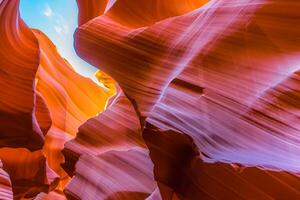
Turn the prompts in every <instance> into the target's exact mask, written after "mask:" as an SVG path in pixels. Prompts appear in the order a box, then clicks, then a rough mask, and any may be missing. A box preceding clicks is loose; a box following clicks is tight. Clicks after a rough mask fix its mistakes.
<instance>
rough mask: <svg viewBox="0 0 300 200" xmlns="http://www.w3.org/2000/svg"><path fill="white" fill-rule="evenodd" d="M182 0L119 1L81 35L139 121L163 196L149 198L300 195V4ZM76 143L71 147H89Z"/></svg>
mask: <svg viewBox="0 0 300 200" xmlns="http://www.w3.org/2000/svg"><path fill="white" fill-rule="evenodd" d="M103 2H104V1H102V3H103ZM198 2H199V1H198ZM181 3H182V5H183V4H186V5H189V6H190V5H193V6H190V7H189V6H188V7H185V6H182V7H181V8H188V9H183V10H181V11H182V12H176V11H178V10H177V7H176V5H178V4H171V3H170V2H166V4H164V3H160V2H158V1H150V0H149V1H143V2H141V1H139V2H132V1H126V0H124V1H116V2H115V3H114V4H113V5H112V7H111V8H110V9H109V10H107V11H106V12H105V13H104V14H102V15H99V16H97V17H95V18H93V19H92V20H90V21H88V22H87V23H85V24H82V25H81V26H80V27H79V28H78V29H77V31H76V33H75V47H76V49H77V52H78V54H79V55H80V56H81V57H82V58H83V59H85V60H87V61H88V62H90V63H91V64H93V65H95V66H99V68H100V69H101V70H103V71H105V72H106V73H107V74H109V75H111V76H112V78H113V79H114V80H115V81H116V82H118V84H119V85H120V87H121V89H122V90H123V92H124V94H125V95H126V96H127V97H128V99H129V100H130V103H131V104H132V105H133V107H134V109H135V113H136V115H137V117H139V119H140V123H141V130H142V132H143V136H144V140H145V142H146V144H147V146H148V148H149V150H150V157H151V159H152V161H153V163H154V176H155V179H156V180H157V182H158V188H159V189H160V193H161V196H160V197H159V195H158V196H157V190H155V191H154V192H153V194H152V195H150V196H149V197H148V198H149V199H151V198H162V199H200V198H201V199H243V198H244V199H284V198H286V197H288V198H290V199H298V198H300V196H299V194H300V193H299V188H298V187H297V185H298V184H299V183H298V181H299V179H298V177H297V176H296V173H297V172H299V162H298V161H299V156H298V155H299V142H298V134H297V133H299V132H300V131H299V129H300V127H299V124H300V123H299V122H300V121H299V105H298V104H299V103H300V101H299V73H298V72H296V71H297V70H299V61H298V60H299V58H300V54H299V52H300V49H299V43H300V40H299V29H298V26H297V24H299V22H300V21H299V20H298V19H299V17H300V16H299V12H298V10H299V8H300V4H299V3H298V2H295V1H286V0H279V1H277V0H276V1H275V0H261V1H255V2H253V1H250V0H249V1H248V0H245V1H242V2H241V1H237V0H226V1H218V0H213V1H210V2H209V3H207V4H206V5H204V6H202V7H201V8H199V9H196V8H198V7H200V4H201V3H199V4H193V2H192V1H181ZM202 3H203V2H202ZM174 5H175V6H174ZM101 6H102V5H101ZM79 8H80V7H79ZM145 8H149V9H145ZM193 9H196V10H194V11H192V10H193ZM188 11H191V12H189V13H186V12H188ZM85 12H87V11H86V10H85ZM91 12H92V11H91ZM184 13H186V14H184ZM173 16H176V17H173ZM166 18H168V19H166ZM118 118H120V117H118ZM118 118H115V119H114V122H113V123H116V124H117V123H118ZM100 120H101V119H100ZM103 121H105V120H103ZM113 123H112V125H111V126H115V125H113ZM87 124H88V123H87ZM85 125H86V124H84V125H83V126H85ZM144 126H145V127H144ZM115 131H118V130H115ZM115 131H114V132H115ZM120 133H121V132H120ZM90 134H91V135H92V134H93V131H92V129H90V131H88V130H87V131H85V135H90ZM114 134H115V133H114ZM76 140H79V138H78V139H77V138H76V139H75V140H74V141H76ZM87 140H88V139H86V140H84V141H85V142H86V141H87ZM74 141H72V142H70V143H68V144H67V145H66V147H65V150H64V151H66V152H67V151H69V150H70V149H71V148H72V149H73V150H72V151H73V152H76V150H74V149H76V148H77V149H78V150H77V152H79V151H80V150H79V149H80V148H81V147H79V146H80V145H76V143H75V142H74ZM91 141H93V140H90V142H91ZM71 144H72V147H71ZM77 146H78V147H77ZM86 147H87V148H88V149H89V150H90V151H91V152H93V153H87V154H94V153H96V152H97V151H93V148H90V147H88V146H86ZM86 152H88V151H86ZM99 153H100V152H99ZM120 154H121V152H120ZM65 155H66V158H67V159H68V157H69V158H71V156H70V155H67V154H65ZM76 155H77V156H80V155H81V154H80V153H79V154H76ZM79 160H80V159H79ZM79 162H80V161H79ZM79 162H78V163H77V165H78V166H79ZM77 165H76V166H77ZM70 169H71V168H70ZM78 170H79V169H77V167H75V174H76V173H78ZM281 171H286V172H281ZM289 173H290V174H289ZM259 177H260V178H259ZM75 179H76V175H75V178H74V180H72V182H71V183H73V185H72V184H70V185H71V186H70V187H78V185H80V184H81V181H80V180H78V179H76V181H75ZM120 180H121V178H120ZM85 181H87V180H85ZM82 184H83V182H82ZM266 185H267V186H266ZM275 188H277V189H275ZM94 190H97V187H94ZM80 194H81V195H82V193H80ZM86 195H88V194H87V193H86ZM74 196H76V194H74ZM75 198H78V199H80V198H82V197H80V196H77V197H75ZM88 199H95V198H93V197H89V198H88Z"/></svg>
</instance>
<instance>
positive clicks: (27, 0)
mask: <svg viewBox="0 0 300 200" xmlns="http://www.w3.org/2000/svg"><path fill="white" fill-rule="evenodd" d="M20 14H21V17H22V18H23V20H24V21H25V22H26V24H27V25H28V26H29V27H31V28H36V29H39V30H41V31H43V32H44V33H45V34H46V35H47V36H48V37H49V38H50V39H51V40H52V42H53V43H54V44H55V45H56V47H57V49H58V50H59V52H60V54H61V55H62V57H64V58H66V59H67V60H68V61H69V62H70V63H71V65H72V66H73V68H74V69H75V70H76V71H77V72H78V73H80V74H82V75H83V76H86V77H90V78H92V79H93V80H96V79H95V78H94V73H95V72H96V70H97V69H96V68H94V67H93V66H91V65H89V64H88V63H86V62H85V61H83V60H82V59H80V57H78V56H77V55H76V53H75V50H74V47H73V41H74V40H73V33H74V31H75V29H76V27H77V15H78V8H77V4H76V0H21V1H20Z"/></svg>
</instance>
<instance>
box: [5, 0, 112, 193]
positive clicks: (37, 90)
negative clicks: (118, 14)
mask: <svg viewBox="0 0 300 200" xmlns="http://www.w3.org/2000/svg"><path fill="white" fill-rule="evenodd" d="M18 6H19V1H17V0H13V1H8V0H4V1H0V16H1V17H0V26H1V27H2V28H1V31H0V40H1V46H0V66H1V70H0V86H1V87H0V88H1V89H0V90H1V93H2V94H3V95H1V97H0V134H1V139H0V140H1V141H0V146H1V147H2V148H1V149H0V159H1V160H2V162H3V169H4V170H5V171H6V172H7V173H8V174H9V177H8V176H7V177H4V175H3V178H5V179H3V180H4V181H6V182H3V184H6V185H7V186H3V193H2V190H1V196H0V199H4V198H8V197H9V196H12V193H11V192H10V193H9V192H8V191H7V192H6V190H8V189H9V188H8V186H9V184H8V183H11V186H12V191H13V194H14V197H13V198H14V199H24V198H30V199H32V198H34V197H35V196H37V195H38V197H37V198H40V199H41V198H42V199H65V197H64V195H63V194H62V190H63V188H64V187H65V184H66V183H67V181H68V180H69V177H68V175H67V174H66V173H65V172H64V171H63V169H62V168H61V167H60V164H61V163H62V162H63V161H64V158H63V155H62V153H61V150H62V148H63V146H64V143H65V142H66V141H67V140H70V139H72V138H73V137H74V135H75V134H76V132H77V129H78V127H79V126H80V125H81V124H82V123H84V122H85V121H86V120H87V119H89V118H91V117H94V116H96V115H97V114H98V113H99V112H101V111H103V109H104V108H105V105H106V101H107V99H108V97H109V96H110V95H111V94H108V93H109V92H110V93H111V91H110V90H105V89H104V88H102V87H100V86H98V85H97V84H95V83H93V82H92V81H91V80H90V79H87V78H84V77H82V76H80V75H79V74H77V73H76V72H75V71H74V70H73V69H72V67H71V66H70V65H69V64H68V62H67V61H66V60H65V59H63V58H62V57H61V56H60V55H59V54H58V52H57V50H56V47H55V46H54V45H53V44H52V42H51V41H50V40H49V39H48V38H47V36H45V35H44V34H43V33H41V32H40V31H38V30H31V29H29V28H28V27H27V26H26V25H25V24H24V22H23V21H22V19H21V18H20V16H19V12H18ZM87 105H88V106H87ZM4 147H5V148H4ZM7 180H9V181H7ZM1 188H2V187H1ZM51 191H53V192H51ZM47 193H49V194H47ZM2 194H3V195H2Z"/></svg>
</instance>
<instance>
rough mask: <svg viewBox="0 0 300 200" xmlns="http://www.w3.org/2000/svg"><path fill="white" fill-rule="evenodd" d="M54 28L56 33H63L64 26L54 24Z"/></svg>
mask: <svg viewBox="0 0 300 200" xmlns="http://www.w3.org/2000/svg"><path fill="white" fill-rule="evenodd" d="M54 29H55V31H56V33H58V34H59V35H62V34H63V28H62V27H60V26H54Z"/></svg>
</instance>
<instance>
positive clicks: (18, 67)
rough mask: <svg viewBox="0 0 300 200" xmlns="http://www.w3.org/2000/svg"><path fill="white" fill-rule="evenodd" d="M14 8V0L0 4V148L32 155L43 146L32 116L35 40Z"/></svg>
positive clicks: (39, 130)
mask: <svg viewBox="0 0 300 200" xmlns="http://www.w3.org/2000/svg"><path fill="white" fill-rule="evenodd" d="M18 6H19V1H18V0H3V1H1V2H0V38H1V44H0V66H1V70H0V93H1V96H0V121H1V126H0V133H1V138H0V147H24V148H28V149H30V150H31V151H33V150H37V149H40V148H42V146H43V144H44V142H43V133H42V131H41V129H40V127H39V124H38V122H37V119H36V116H35V114H34V113H35V109H36V108H35V101H36V95H35V92H34V90H35V88H34V79H35V74H36V71H37V69H38V66H39V52H38V51H39V50H38V42H37V40H36V38H35V37H34V35H33V34H32V32H31V31H30V29H29V28H28V27H27V26H26V24H25V23H24V22H23V21H22V19H20V17H19V10H18V8H19V7H18ZM37 112H38V111H37ZM16 124H18V125H17V126H16Z"/></svg>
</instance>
